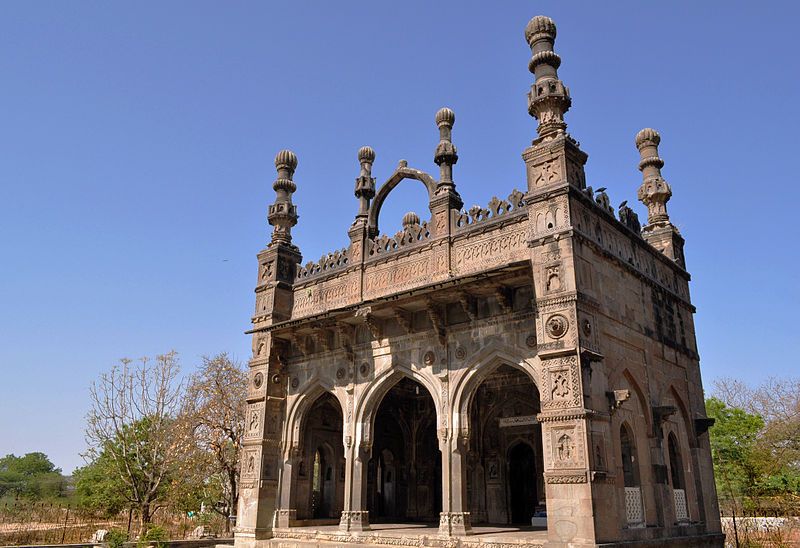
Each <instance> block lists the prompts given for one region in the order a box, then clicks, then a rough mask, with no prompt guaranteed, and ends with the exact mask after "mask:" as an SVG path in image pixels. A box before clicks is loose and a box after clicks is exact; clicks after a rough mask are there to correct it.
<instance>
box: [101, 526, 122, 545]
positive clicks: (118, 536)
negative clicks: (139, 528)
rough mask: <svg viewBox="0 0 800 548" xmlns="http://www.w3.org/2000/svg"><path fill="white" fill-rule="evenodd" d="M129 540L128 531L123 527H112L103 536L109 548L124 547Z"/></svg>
mask: <svg viewBox="0 0 800 548" xmlns="http://www.w3.org/2000/svg"><path fill="white" fill-rule="evenodd" d="M127 541H128V533H126V532H125V531H123V530H122V529H111V530H109V531H108V533H106V536H105V537H104V538H103V542H104V543H105V545H106V546H108V548H122V547H123V546H124V545H125V543H126V542H127Z"/></svg>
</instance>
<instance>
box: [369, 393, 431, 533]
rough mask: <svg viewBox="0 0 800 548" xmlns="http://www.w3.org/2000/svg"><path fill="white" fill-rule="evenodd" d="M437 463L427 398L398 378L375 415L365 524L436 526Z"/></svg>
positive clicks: (428, 395) (429, 397) (429, 403)
mask: <svg viewBox="0 0 800 548" xmlns="http://www.w3.org/2000/svg"><path fill="white" fill-rule="evenodd" d="M441 462H442V459H441V453H440V451H439V444H438V440H437V438H436V407H435V406H434V403H433V398H432V397H431V395H430V394H429V393H428V391H427V389H426V388H425V387H424V386H422V385H421V384H419V383H418V382H416V381H414V380H411V379H408V378H403V379H402V380H400V382H398V383H397V384H396V385H395V386H394V387H392V388H391V389H390V390H389V392H387V393H386V395H385V396H384V397H383V400H382V401H381V404H380V406H379V407H378V410H377V413H376V415H375V427H374V442H373V446H372V458H371V459H370V461H369V464H368V466H367V508H368V510H369V516H370V522H373V523H378V522H381V521H383V522H401V521H434V522H438V519H439V512H440V511H441V501H442V497H441V484H442V471H441Z"/></svg>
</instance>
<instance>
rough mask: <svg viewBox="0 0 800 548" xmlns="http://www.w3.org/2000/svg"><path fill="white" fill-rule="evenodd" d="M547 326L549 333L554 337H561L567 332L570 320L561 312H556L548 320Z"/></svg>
mask: <svg viewBox="0 0 800 548" xmlns="http://www.w3.org/2000/svg"><path fill="white" fill-rule="evenodd" d="M545 328H546V329H547V334H548V335H550V336H551V337H553V338H554V339H560V338H561V337H563V336H564V335H566V334H567V330H568V329H569V322H568V321H567V319H566V318H565V317H564V316H562V315H561V314H554V315H552V316H550V318H549V319H548V320H547V323H546V324H545Z"/></svg>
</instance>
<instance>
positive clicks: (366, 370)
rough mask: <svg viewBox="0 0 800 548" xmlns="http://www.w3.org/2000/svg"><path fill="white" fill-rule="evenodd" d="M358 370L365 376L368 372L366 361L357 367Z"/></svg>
mask: <svg viewBox="0 0 800 548" xmlns="http://www.w3.org/2000/svg"><path fill="white" fill-rule="evenodd" d="M358 372H359V373H361V375H363V376H365V377H366V376H367V373H369V364H368V363H367V362H364V363H362V364H361V367H359V368H358Z"/></svg>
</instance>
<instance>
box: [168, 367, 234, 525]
mask: <svg viewBox="0 0 800 548" xmlns="http://www.w3.org/2000/svg"><path fill="white" fill-rule="evenodd" d="M246 396H247V374H246V373H245V371H244V370H243V369H242V368H241V366H240V365H239V364H238V363H236V362H234V361H233V360H231V359H230V357H228V355H227V354H224V353H223V354H219V355H217V356H214V357H211V358H209V357H204V358H203V364H202V366H201V367H200V369H199V371H198V372H197V373H196V374H194V375H193V376H192V377H191V379H190V381H189V385H188V387H187V390H186V396H185V398H184V404H183V409H182V412H181V422H184V423H187V424H188V425H189V428H188V431H189V432H190V433H191V437H192V440H193V443H194V444H195V446H196V448H197V449H198V450H199V451H198V452H195V455H200V458H201V459H202V455H206V456H207V457H208V458H207V459H202V460H201V462H203V461H204V462H205V463H206V465H207V466H206V468H205V470H206V474H205V476H206V477H205V485H206V486H214V485H217V486H218V487H219V489H218V491H217V493H216V496H217V497H218V499H219V500H216V501H209V502H212V508H213V509H214V510H215V511H216V512H218V513H220V514H221V515H223V516H225V518H226V523H227V522H228V519H227V518H230V516H231V514H232V513H233V512H235V511H236V507H237V504H238V500H239V457H240V448H241V443H242V437H243V436H244V430H245V406H246V401H245V399H246ZM208 491H210V492H213V491H214V490H213V489H208ZM226 527H227V526H226Z"/></svg>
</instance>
